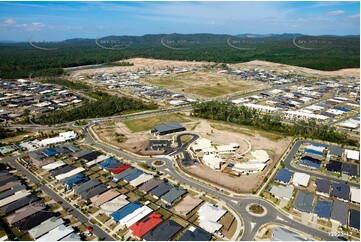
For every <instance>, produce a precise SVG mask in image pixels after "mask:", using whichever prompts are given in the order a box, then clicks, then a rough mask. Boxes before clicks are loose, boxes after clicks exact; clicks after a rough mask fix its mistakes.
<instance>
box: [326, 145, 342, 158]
mask: <svg viewBox="0 0 361 242" xmlns="http://www.w3.org/2000/svg"><path fill="white" fill-rule="evenodd" d="M328 149H329V154H330V155H334V156H339V157H341V156H342V153H343V149H342V147H341V146H330V147H329V148H328Z"/></svg>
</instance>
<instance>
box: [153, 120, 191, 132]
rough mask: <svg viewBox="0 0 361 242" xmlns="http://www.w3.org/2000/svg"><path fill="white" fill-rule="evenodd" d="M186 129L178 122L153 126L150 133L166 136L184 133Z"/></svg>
mask: <svg viewBox="0 0 361 242" xmlns="http://www.w3.org/2000/svg"><path fill="white" fill-rule="evenodd" d="M185 130H186V128H185V127H183V126H182V125H180V124H179V123H178V122H171V123H167V124H160V125H157V126H155V127H154V128H153V129H152V130H151V133H154V134H157V135H166V134H171V133H176V132H182V131H185Z"/></svg>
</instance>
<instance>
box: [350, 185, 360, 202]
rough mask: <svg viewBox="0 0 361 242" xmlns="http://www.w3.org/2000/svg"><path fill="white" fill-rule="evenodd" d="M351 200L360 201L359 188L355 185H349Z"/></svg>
mask: <svg viewBox="0 0 361 242" xmlns="http://www.w3.org/2000/svg"><path fill="white" fill-rule="evenodd" d="M350 192H351V201H352V202H356V203H360V189H358V188H356V187H350Z"/></svg>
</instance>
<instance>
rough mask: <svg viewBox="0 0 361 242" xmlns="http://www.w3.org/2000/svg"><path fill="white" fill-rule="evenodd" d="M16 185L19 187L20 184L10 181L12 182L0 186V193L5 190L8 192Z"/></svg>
mask: <svg viewBox="0 0 361 242" xmlns="http://www.w3.org/2000/svg"><path fill="white" fill-rule="evenodd" d="M16 185H20V182H19V181H12V182H9V183H6V184H5V185H3V186H1V187H0V192H3V191H5V190H8V189H10V188H12V187H14V186H16Z"/></svg>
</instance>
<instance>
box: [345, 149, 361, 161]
mask: <svg viewBox="0 0 361 242" xmlns="http://www.w3.org/2000/svg"><path fill="white" fill-rule="evenodd" d="M345 153H346V157H347V159H352V160H360V151H357V150H349V149H345Z"/></svg>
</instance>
